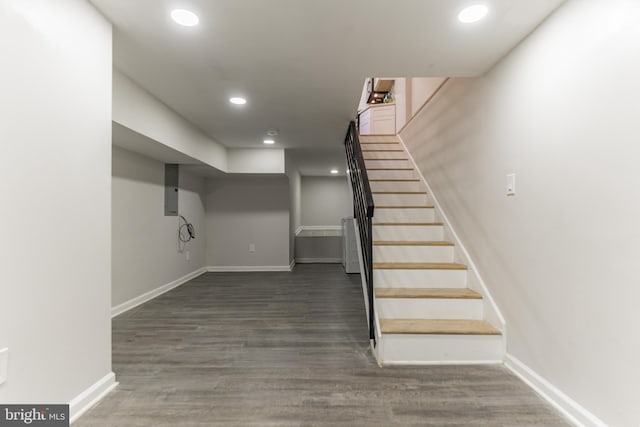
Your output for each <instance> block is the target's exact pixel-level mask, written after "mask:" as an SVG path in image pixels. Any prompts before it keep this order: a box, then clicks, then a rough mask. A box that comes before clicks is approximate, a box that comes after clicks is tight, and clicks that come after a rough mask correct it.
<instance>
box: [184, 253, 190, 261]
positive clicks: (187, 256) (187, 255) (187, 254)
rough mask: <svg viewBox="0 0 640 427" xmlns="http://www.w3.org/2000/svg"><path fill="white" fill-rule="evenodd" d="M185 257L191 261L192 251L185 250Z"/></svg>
mask: <svg viewBox="0 0 640 427" xmlns="http://www.w3.org/2000/svg"><path fill="white" fill-rule="evenodd" d="M184 257H185V258H186V259H187V261H189V258H191V252H189V251H185V252H184Z"/></svg>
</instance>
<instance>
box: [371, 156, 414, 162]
mask: <svg viewBox="0 0 640 427" xmlns="http://www.w3.org/2000/svg"><path fill="white" fill-rule="evenodd" d="M363 160H364V161H365V162H366V161H367V160H370V161H378V160H385V161H386V160H395V161H398V160H409V159H408V158H406V157H403V158H396V157H394V158H388V159H387V158H384V159H363Z"/></svg>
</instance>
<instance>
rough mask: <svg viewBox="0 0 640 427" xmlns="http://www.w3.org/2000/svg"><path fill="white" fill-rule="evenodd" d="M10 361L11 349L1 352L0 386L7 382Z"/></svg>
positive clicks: (4, 349)
mask: <svg viewBox="0 0 640 427" xmlns="http://www.w3.org/2000/svg"><path fill="white" fill-rule="evenodd" d="M8 360H9V349H8V348H3V349H2V350H0V384H3V383H4V382H5V381H7V362H8Z"/></svg>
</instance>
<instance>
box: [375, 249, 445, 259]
mask: <svg viewBox="0 0 640 427" xmlns="http://www.w3.org/2000/svg"><path fill="white" fill-rule="evenodd" d="M373 262H453V246H374V247H373Z"/></svg>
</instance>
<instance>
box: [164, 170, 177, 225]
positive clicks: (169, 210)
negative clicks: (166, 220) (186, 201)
mask: <svg viewBox="0 0 640 427" xmlns="http://www.w3.org/2000/svg"><path fill="white" fill-rule="evenodd" d="M178 166H179V165H176V164H169V163H167V164H165V165H164V216H178V185H179V182H178V179H179V172H180V170H179V168H178Z"/></svg>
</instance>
